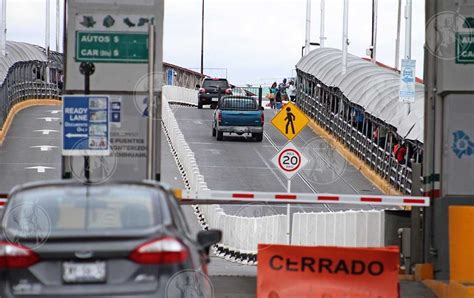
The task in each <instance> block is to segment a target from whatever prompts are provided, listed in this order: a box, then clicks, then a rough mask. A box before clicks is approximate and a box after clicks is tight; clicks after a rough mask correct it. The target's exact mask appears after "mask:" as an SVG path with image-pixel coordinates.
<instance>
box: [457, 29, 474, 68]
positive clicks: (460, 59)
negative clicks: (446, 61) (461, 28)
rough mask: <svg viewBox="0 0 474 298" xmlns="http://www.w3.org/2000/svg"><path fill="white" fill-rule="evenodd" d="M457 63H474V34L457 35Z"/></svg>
mask: <svg viewBox="0 0 474 298" xmlns="http://www.w3.org/2000/svg"><path fill="white" fill-rule="evenodd" d="M456 63H464V64H473V63H474V33H457V34H456Z"/></svg>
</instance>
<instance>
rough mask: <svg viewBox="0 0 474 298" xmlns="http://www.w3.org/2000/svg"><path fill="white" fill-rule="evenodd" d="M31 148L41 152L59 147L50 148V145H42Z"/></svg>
mask: <svg viewBox="0 0 474 298" xmlns="http://www.w3.org/2000/svg"><path fill="white" fill-rule="evenodd" d="M30 148H39V149H40V150H41V151H43V152H46V151H51V150H52V149H55V148H58V146H50V145H40V146H30Z"/></svg>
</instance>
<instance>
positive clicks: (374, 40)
mask: <svg viewBox="0 0 474 298" xmlns="http://www.w3.org/2000/svg"><path fill="white" fill-rule="evenodd" d="M378 3H379V1H378V0H372V63H377V20H378V6H379V5H378Z"/></svg>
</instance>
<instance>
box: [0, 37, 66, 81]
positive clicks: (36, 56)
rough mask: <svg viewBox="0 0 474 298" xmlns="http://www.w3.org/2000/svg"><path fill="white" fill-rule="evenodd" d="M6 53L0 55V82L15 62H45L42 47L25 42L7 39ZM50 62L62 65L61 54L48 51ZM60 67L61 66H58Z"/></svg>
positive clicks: (45, 58) (44, 52)
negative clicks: (3, 55)
mask: <svg viewBox="0 0 474 298" xmlns="http://www.w3.org/2000/svg"><path fill="white" fill-rule="evenodd" d="M6 52H7V55H6V56H5V57H2V56H1V55H0V82H3V81H4V80H5V78H6V76H7V74H8V70H9V69H10V67H12V66H13V65H14V64H15V63H17V62H22V61H40V62H46V61H47V57H46V51H45V49H44V48H42V47H40V46H37V45H32V44H29V43H25V42H18V41H7V43H6ZM50 55H51V61H52V64H54V63H55V62H57V63H58V65H62V59H63V58H62V55H61V54H59V53H57V52H53V51H50ZM60 68H62V66H61V67H60Z"/></svg>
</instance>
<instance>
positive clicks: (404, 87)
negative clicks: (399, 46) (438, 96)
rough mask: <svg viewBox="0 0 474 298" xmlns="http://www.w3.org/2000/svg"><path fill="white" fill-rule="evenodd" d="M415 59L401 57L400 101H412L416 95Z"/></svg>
mask: <svg viewBox="0 0 474 298" xmlns="http://www.w3.org/2000/svg"><path fill="white" fill-rule="evenodd" d="M415 71H416V60H410V59H403V60H402V69H401V71H400V102H406V103H413V102H415V96H416V89H415V86H416V76H415Z"/></svg>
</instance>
